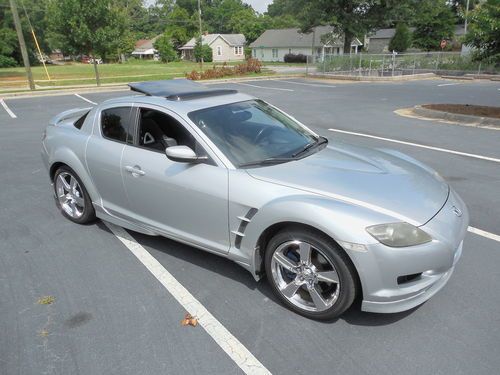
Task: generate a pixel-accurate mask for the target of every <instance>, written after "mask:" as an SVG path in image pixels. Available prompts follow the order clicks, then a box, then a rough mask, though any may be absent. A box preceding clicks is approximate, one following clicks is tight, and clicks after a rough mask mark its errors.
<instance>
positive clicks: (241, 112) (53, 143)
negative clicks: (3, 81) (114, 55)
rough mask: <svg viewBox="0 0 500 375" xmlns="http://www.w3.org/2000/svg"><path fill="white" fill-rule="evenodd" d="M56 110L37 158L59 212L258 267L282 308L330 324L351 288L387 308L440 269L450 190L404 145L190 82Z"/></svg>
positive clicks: (418, 293)
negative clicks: (344, 137)
mask: <svg viewBox="0 0 500 375" xmlns="http://www.w3.org/2000/svg"><path fill="white" fill-rule="evenodd" d="M130 87H131V88H132V90H134V91H136V93H135V95H133V96H127V97H123V98H118V99H111V100H108V101H105V102H103V103H102V104H100V105H97V106H96V107H94V108H84V109H72V110H69V111H66V112H63V113H61V114H59V115H58V116H56V117H55V118H53V119H52V120H51V122H50V124H49V125H48V126H47V128H46V130H45V132H44V135H43V142H42V158H43V161H44V163H45V165H46V166H47V169H48V171H49V175H50V181H51V182H52V183H53V186H54V193H55V197H56V202H57V205H58V207H59V208H60V210H61V212H62V214H63V215H64V216H66V217H67V218H68V219H69V220H72V221H74V222H76V223H87V222H89V221H91V220H94V219H95V218H96V217H98V218H100V219H102V220H106V221H109V222H112V223H115V224H117V225H120V226H123V227H125V228H128V229H131V230H134V231H137V232H141V233H146V234H151V235H161V236H165V237H169V238H172V239H174V240H177V241H180V242H183V243H186V244H189V245H191V246H194V247H197V248H200V249H203V250H206V251H209V252H211V253H214V254H218V255H221V256H225V257H227V258H229V259H231V260H233V261H235V262H236V263H238V264H239V265H241V266H243V267H244V268H245V269H247V270H248V271H250V272H251V273H252V275H253V276H254V277H255V279H256V280H259V279H260V278H261V276H263V275H264V274H265V275H266V276H267V279H268V281H269V283H270V285H271V288H272V290H273V291H274V293H275V294H276V296H277V297H278V298H279V299H280V300H281V301H282V302H283V304H284V305H286V306H287V307H289V308H290V309H292V310H294V311H296V312H297V313H299V314H302V315H304V316H306V317H309V318H314V319H332V318H334V317H337V316H338V315H340V314H342V313H343V312H344V311H345V310H346V309H347V308H348V307H349V306H351V304H352V303H353V301H354V300H355V298H356V297H359V298H360V299H361V300H362V302H361V309H362V310H364V311H372V312H380V313H391V312H398V311H403V310H407V309H410V308H412V307H415V306H417V305H419V304H421V303H423V302H424V301H426V300H428V299H429V298H430V297H432V296H433V295H434V294H436V292H437V291H439V290H440V289H441V288H442V287H443V286H444V285H445V284H446V282H447V281H448V279H449V278H450V276H451V274H452V272H453V269H454V266H455V264H456V262H457V261H458V259H459V258H460V255H461V252H462V243H463V239H464V236H465V233H466V230H467V226H468V221H469V217H468V213H467V209H466V207H465V205H464V203H463V201H462V200H461V199H460V197H459V196H458V195H457V194H456V193H455V192H454V191H453V190H452V189H451V188H450V186H448V184H447V183H446V182H445V181H443V179H442V178H441V177H440V176H439V175H438V174H437V173H436V172H435V171H433V170H432V169H431V168H429V167H427V166H426V165H423V164H422V163H420V162H418V161H417V160H414V159H412V158H410V157H409V156H407V155H404V154H402V153H400V152H397V151H393V150H388V149H370V148H364V147H360V146H356V145H351V144H346V143H343V142H340V141H338V140H336V139H332V140H328V139H326V138H324V137H321V136H319V135H317V134H315V133H314V132H313V131H311V130H310V129H308V128H307V127H306V126H304V125H303V124H301V123H300V122H299V121H297V120H296V119H294V118H293V117H291V116H289V115H287V114H285V113H284V112H282V111H280V110H279V109H277V108H275V107H274V106H272V105H271V104H269V103H266V102H264V101H262V100H260V99H257V98H254V97H252V96H249V95H246V94H243V93H239V92H237V91H236V90H221V89H210V88H207V87H205V86H203V85H200V84H197V83H194V82H191V81H187V80H173V81H157V82H145V83H138V84H131V85H130Z"/></svg>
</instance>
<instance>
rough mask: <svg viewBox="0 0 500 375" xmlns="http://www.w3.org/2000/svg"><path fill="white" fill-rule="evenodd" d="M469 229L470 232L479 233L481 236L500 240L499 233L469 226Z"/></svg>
mask: <svg viewBox="0 0 500 375" xmlns="http://www.w3.org/2000/svg"><path fill="white" fill-rule="evenodd" d="M467 230H468V231H469V232H471V233H474V234H477V235H479V236H483V237H486V238H489V239H490V240H493V241H497V242H500V236H499V235H498V234H495V233H490V232H486V231H485V230H482V229H478V228H474V227H469V228H467Z"/></svg>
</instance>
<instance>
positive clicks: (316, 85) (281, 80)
mask: <svg viewBox="0 0 500 375" xmlns="http://www.w3.org/2000/svg"><path fill="white" fill-rule="evenodd" d="M271 81H276V82H286V83H292V84H294V85H303V86H313V87H326V88H330V87H337V86H332V85H318V84H315V83H304V82H293V81H285V80H283V79H272V80H271Z"/></svg>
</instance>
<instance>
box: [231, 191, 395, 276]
mask: <svg viewBox="0 0 500 375" xmlns="http://www.w3.org/2000/svg"><path fill="white" fill-rule="evenodd" d="M391 221H394V218H392V217H390V216H387V215H385V214H381V213H378V212H375V211H372V210H369V209H367V208H364V207H360V206H355V205H351V204H348V203H345V202H340V201H335V200H333V199H329V198H325V197H321V196H316V195H296V196H293V197H283V198H278V199H275V200H273V201H271V202H269V203H268V204H266V205H264V206H263V207H261V208H260V209H259V211H258V212H257V214H256V215H255V216H254V217H253V218H252V221H251V222H250V223H249V224H248V226H247V229H246V230H245V237H244V238H243V239H242V242H241V247H240V251H241V252H242V253H243V254H242V255H243V256H244V257H245V258H247V259H248V260H249V262H250V264H249V267H248V268H249V269H250V271H251V272H252V273H253V274H254V276H255V275H257V274H258V272H259V269H260V263H261V261H260V254H259V250H264V249H259V248H258V245H259V243H258V242H259V239H260V236H261V235H262V233H264V231H265V230H266V229H267V228H270V227H271V226H273V225H275V224H280V223H297V224H304V225H307V226H310V227H313V228H316V229H317V230H319V231H321V232H323V233H325V234H326V235H328V236H329V237H331V238H333V239H334V240H335V241H337V242H349V243H354V244H363V245H368V244H373V243H377V241H376V240H375V239H374V238H373V237H371V236H370V235H369V234H368V233H367V232H366V230H365V228H366V227H367V226H370V225H374V224H378V223H383V222H391Z"/></svg>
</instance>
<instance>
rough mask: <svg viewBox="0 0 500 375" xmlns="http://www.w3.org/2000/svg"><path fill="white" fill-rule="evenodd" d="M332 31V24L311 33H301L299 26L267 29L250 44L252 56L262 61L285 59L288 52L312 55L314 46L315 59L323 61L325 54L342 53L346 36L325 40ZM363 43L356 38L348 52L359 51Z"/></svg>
mask: <svg viewBox="0 0 500 375" xmlns="http://www.w3.org/2000/svg"><path fill="white" fill-rule="evenodd" d="M332 31H333V29H332V27H330V26H318V27H315V28H314V32H310V33H301V32H300V29H297V28H291V29H272V30H266V31H264V33H263V34H262V35H261V36H259V37H258V38H257V39H256V40H255V42H253V43H251V44H250V47H252V56H253V57H254V58H257V59H259V60H261V61H284V57H285V55H286V54H289V53H293V54H295V55H298V54H302V55H311V52H312V49H313V48H314V56H315V59H316V60H319V61H322V60H323V57H324V56H325V55H342V54H344V38H341V37H333V38H332V37H330V38H328V37H327V39H326V40H325V35H328V34H330V35H331V33H332ZM313 35H314V43H313ZM361 45H362V44H361V42H360V41H359V40H358V39H356V38H355V39H354V40H353V42H352V44H351V51H348V52H347V53H349V52H354V53H358V48H359V46H361Z"/></svg>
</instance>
